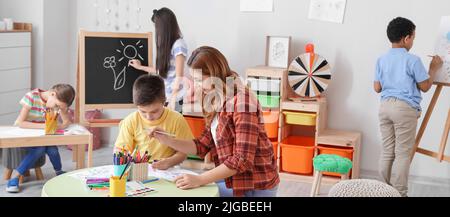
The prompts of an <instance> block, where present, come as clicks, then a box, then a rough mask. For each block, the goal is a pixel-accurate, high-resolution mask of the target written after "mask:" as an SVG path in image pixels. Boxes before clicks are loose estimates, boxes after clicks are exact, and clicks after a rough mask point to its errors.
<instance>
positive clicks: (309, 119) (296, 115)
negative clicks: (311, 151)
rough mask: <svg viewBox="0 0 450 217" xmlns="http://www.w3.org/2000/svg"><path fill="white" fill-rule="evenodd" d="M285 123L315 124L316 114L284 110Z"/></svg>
mask: <svg viewBox="0 0 450 217" xmlns="http://www.w3.org/2000/svg"><path fill="white" fill-rule="evenodd" d="M283 114H284V115H285V117H286V118H285V120H286V123H288V124H294V125H303V126H315V125H316V116H317V115H316V114H311V113H301V112H289V111H284V112H283Z"/></svg>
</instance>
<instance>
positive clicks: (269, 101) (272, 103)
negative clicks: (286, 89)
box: [258, 95, 280, 108]
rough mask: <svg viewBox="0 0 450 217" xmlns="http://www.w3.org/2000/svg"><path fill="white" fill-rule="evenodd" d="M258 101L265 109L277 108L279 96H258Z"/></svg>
mask: <svg viewBox="0 0 450 217" xmlns="http://www.w3.org/2000/svg"><path fill="white" fill-rule="evenodd" d="M258 101H259V103H260V104H261V106H262V107H265V108H279V107H280V96H267V95H258Z"/></svg>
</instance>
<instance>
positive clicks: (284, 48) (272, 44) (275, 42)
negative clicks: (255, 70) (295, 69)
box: [266, 36, 291, 68]
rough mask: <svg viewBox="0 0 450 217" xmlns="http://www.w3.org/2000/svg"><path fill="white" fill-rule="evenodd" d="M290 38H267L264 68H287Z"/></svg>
mask: <svg viewBox="0 0 450 217" xmlns="http://www.w3.org/2000/svg"><path fill="white" fill-rule="evenodd" d="M290 45H291V37H290V36H267V38H266V66H270V67H276V68H287V67H288V65H289V48H290Z"/></svg>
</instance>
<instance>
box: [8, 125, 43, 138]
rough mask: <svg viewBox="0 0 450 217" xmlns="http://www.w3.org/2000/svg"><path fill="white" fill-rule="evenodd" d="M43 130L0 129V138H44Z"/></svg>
mask: <svg viewBox="0 0 450 217" xmlns="http://www.w3.org/2000/svg"><path fill="white" fill-rule="evenodd" d="M44 135H45V132H44V130H43V129H22V128H20V127H0V138H15V137H36V136H44Z"/></svg>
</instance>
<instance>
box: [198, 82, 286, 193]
mask: <svg viewBox="0 0 450 217" xmlns="http://www.w3.org/2000/svg"><path fill="white" fill-rule="evenodd" d="M224 105H225V108H224V111H222V112H220V113H217V115H218V126H217V131H216V133H217V134H216V135H217V144H215V142H214V140H213V138H212V134H211V131H210V129H209V128H208V127H207V128H206V129H205V131H204V132H203V134H202V136H201V137H200V138H197V139H194V142H195V144H196V146H197V155H198V156H200V157H202V158H203V157H205V155H206V154H207V153H208V152H210V153H211V157H212V160H213V161H214V163H215V165H216V166H218V165H220V164H224V165H225V166H227V167H228V168H230V169H233V170H236V171H237V173H236V174H235V175H234V176H232V177H229V178H226V179H225V183H226V186H227V188H232V189H233V194H234V196H243V195H244V193H245V192H246V191H249V190H266V189H272V188H273V187H275V186H276V185H278V183H279V182H280V178H279V176H278V170H277V164H276V160H275V159H274V152H273V146H272V143H271V141H270V140H269V139H268V137H267V134H266V131H265V129H264V123H263V121H262V120H263V118H262V112H261V106H260V105H259V102H258V101H257V100H256V97H255V96H254V95H253V94H250V93H249V91H248V90H245V91H240V92H238V94H236V95H235V96H234V97H232V98H230V99H229V100H227V101H226V102H225V103H224ZM243 109H244V110H243ZM233 111H235V112H233Z"/></svg>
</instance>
